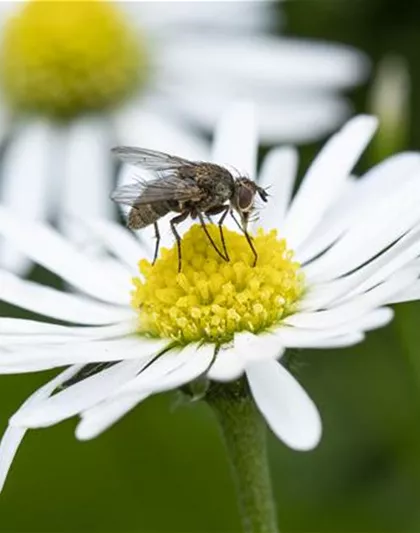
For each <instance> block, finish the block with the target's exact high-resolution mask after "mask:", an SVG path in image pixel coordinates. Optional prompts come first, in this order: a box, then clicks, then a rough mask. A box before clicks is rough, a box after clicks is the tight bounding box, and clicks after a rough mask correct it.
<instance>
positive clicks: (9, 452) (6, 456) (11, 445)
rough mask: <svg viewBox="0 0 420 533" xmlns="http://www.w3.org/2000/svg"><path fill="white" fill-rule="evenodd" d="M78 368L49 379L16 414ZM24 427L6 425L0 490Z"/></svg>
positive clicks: (0, 460) (0, 459) (0, 445)
mask: <svg viewBox="0 0 420 533" xmlns="http://www.w3.org/2000/svg"><path fill="white" fill-rule="evenodd" d="M78 370H79V367H72V368H68V369H67V370H65V371H64V372H62V373H61V374H59V375H58V376H57V377H55V378H54V379H53V380H51V381H49V382H48V383H47V384H46V385H44V386H43V387H41V388H40V389H38V390H37V391H36V392H34V394H32V395H31V396H30V397H29V398H28V399H27V400H26V401H25V402H24V403H23V405H22V406H21V407H20V408H19V410H18V411H17V412H16V415H18V413H19V412H21V410H23V409H27V408H29V407H31V406H36V405H37V404H38V403H39V402H42V401H43V400H44V399H45V398H47V397H48V396H49V395H50V394H51V393H52V392H53V391H54V390H55V389H56V388H57V387H58V386H59V385H61V383H64V382H65V381H66V380H68V379H70V378H71V377H72V376H73V375H74V374H76V372H77V371H78ZM25 433H26V428H21V427H13V426H10V425H9V426H8V428H7V429H6V431H5V433H4V435H3V438H2V441H1V443H0V491H1V490H2V489H3V486H4V482H5V480H6V477H7V474H8V472H9V469H10V466H11V464H12V462H13V459H14V457H15V455H16V452H17V450H18V447H19V445H20V443H21V442H22V439H23V437H24V436H25Z"/></svg>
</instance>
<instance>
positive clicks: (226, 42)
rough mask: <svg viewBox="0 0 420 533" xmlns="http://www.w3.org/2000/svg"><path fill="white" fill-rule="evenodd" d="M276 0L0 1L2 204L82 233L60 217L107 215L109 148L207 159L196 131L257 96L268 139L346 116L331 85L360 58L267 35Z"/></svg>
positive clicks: (318, 131) (361, 65) (7, 259)
mask: <svg viewBox="0 0 420 533" xmlns="http://www.w3.org/2000/svg"><path fill="white" fill-rule="evenodd" d="M273 7H274V6H273V3H272V2H259V1H257V2H132V3H125V2H121V3H120V4H119V5H118V6H115V5H113V4H112V3H110V2H106V3H105V2H30V3H13V2H11V3H7V2H1V3H0V16H1V23H2V27H0V35H1V36H2V52H1V69H2V73H1V77H0V80H1V84H2V86H3V89H4V93H5V97H4V101H3V103H4V105H8V106H9V109H10V108H13V109H14V111H15V114H14V115H13V121H12V126H11V127H9V128H5V127H6V124H5V123H4V121H3V127H4V128H5V129H6V131H8V133H9V134H10V135H9V142H8V143H7V144H6V146H5V147H4V153H3V157H2V160H1V163H0V201H1V202H2V203H3V205H6V206H9V207H10V208H11V209H13V211H14V212H15V213H16V214H17V215H18V216H20V217H22V218H26V219H28V220H33V219H34V220H50V221H54V223H56V225H57V226H58V228H59V230H61V231H63V232H64V233H65V234H66V235H67V236H69V237H71V238H73V239H76V240H78V239H80V238H83V235H80V232H77V231H76V230H75V229H74V228H72V227H71V226H68V225H67V223H66V218H65V217H63V215H69V214H70V215H72V214H75V213H76V214H79V215H82V216H85V215H88V214H91V215H93V216H104V217H111V216H112V212H113V211H112V210H113V206H112V205H111V204H110V203H109V202H108V201H107V198H108V193H109V190H110V189H111V188H112V183H111V182H112V180H113V170H114V162H113V161H112V159H111V157H110V154H109V148H110V147H111V146H112V145H114V144H135V145H139V146H143V147H149V148H155V149H160V150H163V151H167V152H172V153H177V154H179V155H182V156H185V157H190V158H195V159H200V158H203V159H206V158H207V157H208V148H207V145H206V143H205V142H204V141H203V137H202V136H198V135H197V133H198V132H199V131H200V130H201V132H202V133H204V132H209V131H210V130H211V128H213V125H214V121H215V119H216V117H217V116H218V115H219V113H220V112H221V111H222V110H223V108H224V107H225V106H226V105H227V103H228V102H229V101H230V100H231V99H232V98H236V97H238V96H240V97H251V98H252V99H254V100H255V101H256V103H257V108H258V113H259V122H260V124H261V129H262V135H263V140H264V141H266V142H273V141H278V140H283V139H287V140H293V141H299V142H300V141H302V142H303V141H309V140H313V139H316V138H318V137H319V136H322V135H324V134H326V133H327V132H328V131H330V130H332V129H333V128H335V127H336V126H337V125H338V124H340V122H342V121H343V119H344V117H345V115H346V114H347V112H348V104H347V102H346V101H345V99H344V98H342V96H340V94H339V92H340V91H341V90H342V89H344V88H347V87H350V86H352V85H355V84H357V83H359V82H360V81H361V80H362V79H363V77H364V76H365V74H366V70H367V69H366V66H367V65H366V59H365V58H364V56H363V55H361V54H360V53H358V52H357V51H355V50H353V49H351V48H348V47H344V46H338V45H334V44H327V43H317V42H309V41H304V40H293V39H286V38H279V37H275V36H274V35H269V33H268V30H270V27H271V26H272V21H273V18H275V16H274V15H273ZM118 8H121V10H122V11H121V13H120V12H119V11H117V9H118ZM127 13H128V15H129V17H128V20H126V19H125V18H124V17H123V15H124V14H125V15H127ZM130 25H131V26H130ZM129 96H131V97H132V98H131V99H130V100H129V99H128V97H129ZM114 104H120V105H119V107H117V108H116V107H115V105H114ZM22 111H28V112H31V113H32V114H30V115H27V114H26V115H25V114H22ZM88 111H91V113H87V112H88ZM1 115H2V110H1V109H0V116H1ZM57 117H59V118H63V117H64V118H65V119H66V120H65V121H61V122H60V121H57V120H54V118H55V119H56V118H57ZM70 119H72V120H70ZM4 128H3V129H4ZM0 244H1V243H0ZM0 258H1V261H2V264H3V265H5V266H7V267H8V268H10V269H12V270H14V271H17V272H21V273H24V272H26V270H27V268H28V267H29V266H30V263H29V262H28V261H27V260H26V259H24V258H23V257H22V256H21V255H17V254H16V253H14V252H13V251H12V250H11V248H10V246H9V247H8V248H7V250H4V249H3V250H1V249H0Z"/></svg>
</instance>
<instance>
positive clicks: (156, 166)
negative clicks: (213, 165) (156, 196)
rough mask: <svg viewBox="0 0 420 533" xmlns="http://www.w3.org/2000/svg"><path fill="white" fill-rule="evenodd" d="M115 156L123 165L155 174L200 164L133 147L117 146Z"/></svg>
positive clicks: (113, 151) (114, 151) (113, 149)
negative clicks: (136, 167)
mask: <svg viewBox="0 0 420 533" xmlns="http://www.w3.org/2000/svg"><path fill="white" fill-rule="evenodd" d="M111 152H112V153H113V154H115V155H116V156H117V157H118V158H119V159H120V160H121V161H122V162H123V163H127V164H129V165H135V166H138V167H141V168H144V169H145V170H151V171H153V172H162V171H168V170H169V171H174V170H177V169H179V168H182V167H194V166H196V165H197V164H198V163H196V162H194V161H188V159H182V157H177V156H174V155H169V154H165V153H164V152H157V151H155V150H147V149H145V148H135V147H133V146H117V147H115V148H112V150H111Z"/></svg>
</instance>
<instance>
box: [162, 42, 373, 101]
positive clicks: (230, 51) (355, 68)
mask: <svg viewBox="0 0 420 533" xmlns="http://www.w3.org/2000/svg"><path fill="white" fill-rule="evenodd" d="M244 53H245V57H244ZM203 58H205V60H203ZM158 60H159V61H160V67H161V70H162V72H163V74H162V75H164V76H165V77H167V78H168V79H171V80H172V81H174V80H179V79H181V80H182V79H187V80H188V81H189V82H190V84H191V83H194V81H195V80H201V81H202V82H203V83H204V80H206V81H207V82H208V80H209V79H210V80H211V79H214V80H217V82H218V83H219V84H224V85H227V86H231V85H233V84H234V85H235V86H237V87H241V86H249V87H250V89H251V90H254V91H255V92H257V90H258V89H260V90H261V87H262V88H264V87H265V88H267V89H270V90H271V91H275V90H276V89H277V90H278V89H279V88H282V87H287V88H302V87H304V88H306V89H308V88H311V89H313V88H324V89H327V88H337V87H346V86H348V85H354V84H356V83H358V82H360V81H361V79H362V78H364V77H365V75H366V71H367V69H366V66H367V65H366V60H365V58H364V57H363V56H362V55H361V54H359V53H358V52H356V51H355V50H354V49H352V48H350V47H344V46H338V45H335V44H333V45H330V44H323V43H317V42H315V41H304V40H302V39H285V38H282V39H279V38H277V37H269V36H266V35H260V36H258V37H257V36H253V37H252V39H249V38H248V37H247V36H242V35H228V36H226V35H219V36H218V37H217V38H216V39H203V38H202V36H196V38H195V39H194V38H193V37H192V36H191V35H186V36H185V37H184V38H182V36H181V35H179V36H177V40H176V41H174V42H173V43H172V46H171V47H166V48H165V49H164V50H163V51H162V54H161V55H160V56H159V58H158Z"/></svg>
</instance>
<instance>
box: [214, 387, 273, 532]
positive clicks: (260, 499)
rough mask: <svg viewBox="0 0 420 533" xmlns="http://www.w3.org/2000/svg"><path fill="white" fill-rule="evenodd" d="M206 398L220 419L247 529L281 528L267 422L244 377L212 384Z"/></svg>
mask: <svg viewBox="0 0 420 533" xmlns="http://www.w3.org/2000/svg"><path fill="white" fill-rule="evenodd" d="M206 400H207V402H208V404H209V405H210V406H211V407H212V409H213V411H214V413H215V414H216V417H217V419H218V421H219V423H220V427H221V430H222V433H223V437H224V440H225V444H226V448H227V453H228V457H229V459H230V463H231V466H232V473H233V477H234V481H235V485H236V491H237V495H238V500H239V507H240V511H241V516H242V524H243V531H244V532H245V533H276V532H278V528H277V520H276V511H275V506H274V502H273V493H272V488H271V481H270V473H269V467H268V458H267V447H266V425H265V422H264V420H263V418H262V417H261V415H260V413H259V411H258V410H257V408H256V406H255V403H254V401H253V399H252V396H251V395H250V393H249V391H248V387H247V383H246V381H245V380H244V379H243V380H241V381H237V382H235V383H230V384H223V385H222V384H212V386H211V387H210V390H209V392H208V393H207V396H206Z"/></svg>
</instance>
